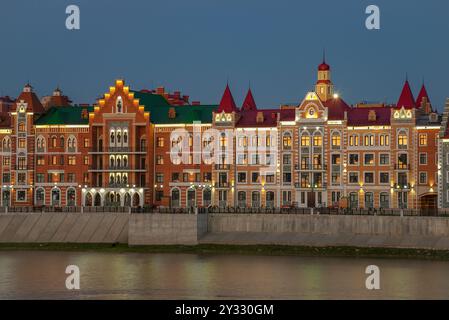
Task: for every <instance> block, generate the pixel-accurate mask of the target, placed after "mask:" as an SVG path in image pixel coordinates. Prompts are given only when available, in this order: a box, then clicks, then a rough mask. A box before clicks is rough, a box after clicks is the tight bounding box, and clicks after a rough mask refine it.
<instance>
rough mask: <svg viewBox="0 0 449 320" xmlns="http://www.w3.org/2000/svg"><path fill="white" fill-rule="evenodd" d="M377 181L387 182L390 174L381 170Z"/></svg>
mask: <svg viewBox="0 0 449 320" xmlns="http://www.w3.org/2000/svg"><path fill="white" fill-rule="evenodd" d="M379 181H380V183H384V184H387V183H389V182H390V174H389V173H388V172H381V173H380V174H379Z"/></svg>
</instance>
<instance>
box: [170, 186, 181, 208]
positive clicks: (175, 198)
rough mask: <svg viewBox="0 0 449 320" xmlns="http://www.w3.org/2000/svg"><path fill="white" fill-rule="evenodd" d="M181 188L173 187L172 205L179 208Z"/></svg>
mask: <svg viewBox="0 0 449 320" xmlns="http://www.w3.org/2000/svg"><path fill="white" fill-rule="evenodd" d="M179 194H180V193H179V189H173V190H172V191H171V206H172V207H173V208H179V206H180V205H181V203H180V202H181V201H180V200H181V199H180V196H179Z"/></svg>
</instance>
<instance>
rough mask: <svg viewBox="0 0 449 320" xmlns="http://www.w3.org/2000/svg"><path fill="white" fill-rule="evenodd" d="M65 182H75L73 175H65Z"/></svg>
mask: <svg viewBox="0 0 449 320" xmlns="http://www.w3.org/2000/svg"><path fill="white" fill-rule="evenodd" d="M67 182H75V174H74V173H68V174H67Z"/></svg>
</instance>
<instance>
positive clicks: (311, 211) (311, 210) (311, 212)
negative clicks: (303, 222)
mask: <svg viewBox="0 0 449 320" xmlns="http://www.w3.org/2000/svg"><path fill="white" fill-rule="evenodd" d="M310 215H312V216H313V208H310Z"/></svg>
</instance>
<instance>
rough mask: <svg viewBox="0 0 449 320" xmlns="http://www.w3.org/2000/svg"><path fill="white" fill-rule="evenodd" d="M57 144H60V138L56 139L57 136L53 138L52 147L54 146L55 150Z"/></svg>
mask: <svg viewBox="0 0 449 320" xmlns="http://www.w3.org/2000/svg"><path fill="white" fill-rule="evenodd" d="M57 144H58V138H56V136H53V137H52V138H51V146H52V147H53V148H56V146H57Z"/></svg>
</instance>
